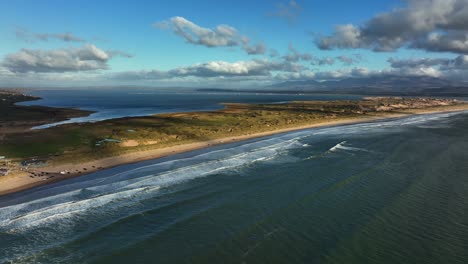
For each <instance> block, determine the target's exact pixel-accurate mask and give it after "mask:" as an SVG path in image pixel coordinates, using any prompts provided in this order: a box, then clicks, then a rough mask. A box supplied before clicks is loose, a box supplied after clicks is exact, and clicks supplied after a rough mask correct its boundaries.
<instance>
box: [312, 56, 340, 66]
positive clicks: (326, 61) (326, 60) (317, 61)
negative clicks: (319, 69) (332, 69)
mask: <svg viewBox="0 0 468 264" xmlns="http://www.w3.org/2000/svg"><path fill="white" fill-rule="evenodd" d="M311 64H312V65H320V66H323V65H333V64H335V59H334V58H332V57H323V58H314V59H313V60H312V62H311Z"/></svg>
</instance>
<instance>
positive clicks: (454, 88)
mask: <svg viewBox="0 0 468 264" xmlns="http://www.w3.org/2000/svg"><path fill="white" fill-rule="evenodd" d="M200 90H203V91H224V92H226V91H232V92H240V91H242V92H255V93H272V92H273V93H347V94H364V95H426V96H468V83H460V82H455V81H450V80H445V79H440V78H434V77H427V76H377V77H366V78H345V79H342V80H337V81H323V82H319V81H314V80H304V81H287V82H281V83H276V84H273V85H270V86H266V87H264V88H256V89H200Z"/></svg>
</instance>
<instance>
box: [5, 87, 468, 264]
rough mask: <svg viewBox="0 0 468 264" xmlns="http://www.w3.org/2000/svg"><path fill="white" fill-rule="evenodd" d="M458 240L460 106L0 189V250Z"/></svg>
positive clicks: (462, 174) (292, 255) (199, 250)
mask: <svg viewBox="0 0 468 264" xmlns="http://www.w3.org/2000/svg"><path fill="white" fill-rule="evenodd" d="M186 96H187V98H189V97H193V98H196V96H197V95H195V94H192V95H190V96H189V95H186ZM214 96H220V95H214ZM153 97H154V98H156V96H153ZM282 98H283V97H282ZM153 100H156V99H153ZM187 100H188V99H187ZM282 100H284V99H282ZM148 101H152V100H150V99H148ZM272 101H273V99H272ZM77 105H79V104H77ZM467 249H468V113H462V114H433V115H420V116H413V117H408V118H403V119H393V120H387V121H379V122H372V123H363V124H354V125H347V126H340V127H328V128H317V129H308V130H303V131H298V132H293V133H286V134H282V135H276V136H271V137H265V138H260V139H255V140H249V141H245V142H238V143H233V144H229V145H223V146H216V147H212V148H209V149H204V150H199V151H193V152H190V153H185V154H179V155H175V156H172V157H168V158H163V159H158V160H151V161H145V162H141V163H137V164H131V165H125V166H120V167H116V168H112V169H108V170H104V171H100V172H97V173H93V174H90V175H87V176H83V177H79V178H75V179H70V180H67V181H63V182H60V183H56V184H53V185H49V186H46V187H39V188H35V189H32V190H29V191H26V192H23V193H19V194H15V195H10V196H5V197H0V263H10V262H11V263H340V264H342V263H346V264H348V263H391V264H394V263H418V264H420V263H451V264H452V263H468V250H467Z"/></svg>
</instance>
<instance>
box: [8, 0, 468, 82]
mask: <svg viewBox="0 0 468 264" xmlns="http://www.w3.org/2000/svg"><path fill="white" fill-rule="evenodd" d="M424 1H426V0H421V1H419V2H424ZM414 2H418V1H415V0H412V1H411V0H409V1H397V0H389V1H374V0H372V1H370V0H368V1H364V0H358V1H345V0H341V1H338V0H328V1H325V0H317V1H300V0H296V1H292V0H286V1H275V0H262V1H230V2H227V1H196V2H195V1H177V0H174V1H164V2H163V1H46V0H45V1H32V0H29V1H26V0H18V1H3V2H2V3H0V34H1V36H2V41H1V42H0V57H1V58H2V61H3V62H2V63H1V64H0V67H3V68H0V86H2V84H3V86H5V85H12V84H13V85H15V84H17V85H29V83H34V82H36V83H39V82H40V83H42V84H46V85H63V86H67V85H93V84H99V85H105V84H106V83H109V84H111V85H112V84H114V83H125V84H135V85H139V84H141V85H155V86H158V85H168V84H171V83H173V84H181V85H185V84H188V85H190V83H197V85H203V84H204V82H205V81H206V83H210V82H211V83H214V84H216V83H222V82H228V79H229V80H233V81H237V80H240V81H246V83H252V82H255V81H257V82H258V83H268V82H274V80H275V79H276V80H283V79H285V78H286V79H287V78H288V77H287V76H292V75H294V76H293V77H291V78H296V79H297V78H315V79H319V77H318V76H328V75H327V74H325V73H326V72H336V71H341V72H349V71H351V70H352V69H365V70H366V72H380V71H386V70H387V69H389V67H390V64H389V62H388V60H389V59H390V58H394V59H395V58H397V59H400V60H406V61H407V60H411V61H416V60H421V59H428V58H443V59H446V60H447V61H450V60H455V58H457V56H465V51H464V50H463V49H453V50H451V49H449V48H446V49H445V50H439V48H433V47H432V46H431V47H429V46H428V44H427V45H426V46H424V45H422V44H417V45H418V47H417V48H415V47H414V46H416V44H414V43H416V40H415V39H416V37H417V38H421V36H423V35H421V34H426V35H427V36H429V35H430V34H431V33H434V32H439V31H440V29H439V28H437V25H438V24H436V22H434V26H433V28H430V29H428V30H426V29H424V30H426V31H422V29H420V28H415V29H414V30H412V31H410V33H411V34H413V35H415V39H411V38H409V37H408V39H405V41H403V42H402V43H398V44H395V45H393V44H391V45H393V46H391V47H390V49H388V47H387V46H388V45H385V44H382V41H381V40H382V39H384V40H385V41H388V42H389V43H393V42H395V33H392V34H393V35H392V36H391V38H390V37H388V38H387V36H381V35H379V36H378V38H377V37H375V36H374V35H375V34H374V35H372V36H366V37H365V38H364V37H362V36H364V33H365V34H368V31H369V32H371V29H372V28H371V26H372V24H373V23H370V22H373V21H376V20H377V19H375V18H376V17H378V16H380V14H388V15H389V16H390V18H391V19H395V20H397V19H398V18H400V16H401V14H400V13H398V12H399V11H398V10H403V11H404V10H406V11H407V12H403V11H402V12H401V13H402V14H404V15H405V16H408V17H412V14H409V12H413V11H414V10H418V8H419V9H420V7H418V6H417V5H418V3H416V4H415V3H414ZM426 2H431V3H432V4H434V3H433V2H440V1H437V0H427V1H426ZM445 2H446V3H448V2H453V3H452V4H453V5H456V4H460V3H461V5H462V7H465V6H466V2H467V1H465V0H459V1H456V0H453V1H452V0H447V1H445ZM424 6H427V5H424ZM436 8H438V9H441V7H440V6H434V7H432V6H430V7H429V8H427V9H428V16H433V14H431V13H430V12H432V11H433V10H435V9H436ZM458 8H459V7H458ZM442 9H443V8H442ZM450 12H452V13H450ZM453 12H455V10H454V8H452V10H449V11H447V12H446V13H444V14H442V15H447V16H448V15H453ZM392 16H393V17H394V18H393V17H392ZM173 18H180V19H178V20H177V19H176V20H173ZM455 22H456V21H455ZM455 22H454V23H455ZM180 23H185V24H183V25H182V24H180ZM186 23H192V24H193V25H195V27H197V28H201V30H212V31H215V30H216V28H217V27H218V26H223V25H227V26H229V28H232V29H235V36H234V37H232V39H229V41H230V43H231V42H233V43H231V44H223V43H221V42H220V43H221V44H219V43H218V42H217V43H216V44H215V45H212V43H208V44H207V42H204V40H203V39H201V38H200V36H199V35H197V33H194V32H193V28H188V29H187V27H185V26H184V25H186ZM392 23H396V22H392ZM161 24H165V26H164V27H162V26H161ZM368 24H370V25H371V26H369V27H367V26H366V25H368ZM181 25H182V26H181ZM339 25H353V27H348V28H346V30H350V32H353V30H354V27H355V28H358V29H359V30H361V31H360V32H359V34H360V36H361V38H360V39H359V40H356V39H354V40H350V39H347V38H348V35H346V34H345V36H343V35H340V34H337V33H336V27H337V26H339ZM378 26H380V27H383V26H382V25H381V24H378ZM385 26H387V27H388V28H389V29H390V30H392V29H394V28H395V27H394V26H392V25H385ZM464 26H466V27H468V25H464ZM366 27H367V28H366ZM409 27H411V25H409ZM180 28H183V29H184V30H185V31H184V32H185V33H187V32H188V34H189V36H191V37H195V39H194V40H193V41H192V42H191V41H189V40H188V39H187V38H185V37H184V35H181V34H180V33H177V29H180ZM368 29H369V30H368ZM384 29H385V28H384ZM195 30H196V29H195ZM390 30H389V31H390ZM461 30H462V32H464V33H466V32H465V28H462V29H461ZM384 31H385V30H384ZM402 31H405V30H404V29H402ZM65 33H67V34H69V36H73V37H75V38H76V39H74V40H73V41H70V40H68V41H64V38H63V36H64V34H65ZM194 34H195V35H194ZM396 34H402V36H403V35H405V36H406V35H408V32H401V33H400V32H397V33H396ZM214 37H215V38H219V37H222V38H225V37H226V36H225V35H223V36H218V35H215V36H214ZM371 37H375V39H372V38H371ZM457 37H458V35H457ZM247 38H248V41H247V44H246V43H245V42H244V39H247ZM324 38H327V45H326V47H325V46H324V45H322V46H319V45H318V44H317V43H318V40H321V39H322V40H323V39H324ZM405 38H406V37H405ZM428 38H429V37H428ZM76 40H77V41H76ZM218 40H220V41H221V39H216V40H214V41H218ZM457 40H458V39H457ZM353 41H354V42H353ZM328 43H330V44H329V45H328ZM418 43H419V42H418ZM255 45H261V50H260V51H259V52H257V54H247V52H246V49H247V47H254V46H255ZM389 45H390V44H389ZM419 45H421V46H422V47H419ZM431 45H432V42H431ZM467 45H468V44H467ZM376 46H377V47H378V48H375V47H376ZM428 47H429V48H428ZM437 47H439V46H437ZM96 49H97V50H99V51H103V52H105V53H107V55H109V56H107V57H106V58H104V59H103V58H99V59H97V60H96V61H86V62H85V63H86V65H87V66H86V67H82V66H81V65H82V64H81V61H79V63H80V64H79V65H80V66H77V65H78V64H77V65H70V66H68V65H63V64H64V63H63V62H57V63H58V64H54V63H55V62H50V57H53V58H52V59H57V60H60V58H55V57H54V56H57V53H56V52H50V51H65V52H68V53H67V55H66V56H71V57H66V58H65V59H66V60H68V59H70V60H82V59H83V58H81V57H80V56H81V55H77V54H84V53H83V52H85V50H86V52H88V51H90V50H94V51H96ZM377 49H380V50H377ZM24 50H27V52H26V53H27V54H26V55H27V56H26V55H25V52H21V51H24ZM273 50H274V52H273ZM94 51H92V52H94ZM272 52H273V53H277V54H278V55H277V56H271V55H272ZM292 53H296V54H307V56H304V57H303V58H304V59H303V60H302V59H299V60H298V61H293V62H288V63H290V64H289V65H287V66H285V67H283V66H280V65H277V64H280V63H285V59H284V58H282V56H286V55H288V54H292ZM25 56H26V57H27V59H28V60H26V59H25ZM31 56H33V58H30V57H31ZM325 58H328V59H330V60H329V62H330V63H320V61H322V62H323V61H324V59H325ZM340 58H341V59H343V60H344V61H347V62H341V61H340V60H341V59H340ZM463 58H464V57H463ZM32 59H33V60H34V61H33V62H31V60H32ZM44 59H47V60H49V61H48V62H47V63H49V62H50V63H49V64H47V65H45V64H44V62H43V60H44ZM331 60H333V63H331ZM259 61H260V62H259ZM209 62H222V64H221V66H220V64H219V63H218V64H216V67H231V68H232V67H234V66H235V67H237V66H242V67H243V66H245V65H244V64H242V65H238V64H236V65H232V64H233V63H238V62H243V63H246V62H252V63H247V66H246V67H247V71H249V70H250V68H249V67H255V69H259V68H258V67H260V66H259V65H258V64H261V66H262V67H264V66H265V64H269V65H270V64H271V63H270V62H275V63H277V64H275V65H270V66H268V67H269V68H268V67H267V68H268V69H266V70H265V71H264V70H263V68H262V69H259V70H258V72H255V71H252V72H253V74H250V71H249V73H245V72H242V73H239V72H236V73H232V72H229V74H226V71H224V70H223V71H221V72H220V74H218V75H216V74H215V73H213V72H209V73H207V74H206V76H204V75H203V74H201V73H200V72H203V73H206V67H205V68H203V69H201V70H202V71H200V69H199V68H196V69H195V68H193V67H195V66H196V65H198V66H200V65H201V66H203V65H204V64H206V63H209ZM41 63H42V64H41ZM291 63H292V64H294V65H292V64H291ZM44 65H45V66H44ZM198 66H197V67H198ZM205 66H206V65H205ZM209 66H210V68H209V70H210V71H211V70H212V67H211V66H212V65H209ZM299 66H301V67H299ZM418 66H424V67H426V68H428V66H430V67H432V69H424V70H425V72H431V70H435V71H437V74H439V75H440V74H441V73H440V72H441V66H444V65H442V63H440V64H436V63H435V64H434V63H431V64H430V65H424V64H423V65H418ZM44 67H46V68H44ZM184 67H192V68H190V69H184V70H183V71H181V69H182V68H184ZM285 68H287V70H284V69H285ZM291 68H294V70H291ZM299 68H300V69H299ZM390 69H391V68H390ZM187 70H190V71H187ZM457 70H458V69H457ZM152 71H157V74H154V72H153V74H151V75H149V73H151V72H152ZM260 71H261V73H259V72H260ZM283 71H284V72H286V73H287V74H283V75H287V76H286V77H281V78H280V77H279V76H280V75H281V76H282V72H283ZM181 72H183V73H181ZM187 72H189V73H187ZM193 72H196V73H193ZM317 72H320V73H323V74H322V75H317V76H316V75H315V73H317ZM129 73H132V74H133V75H131V78H129V79H128V80H125V78H122V76H123V77H125V76H129ZM137 73H138V74H137ZM2 74H3V77H2ZM278 74H279V75H278ZM444 74H445V73H444ZM299 75H300V76H299ZM329 75H330V76H331V77H330V78H332V77H333V78H336V76H335V75H333V74H329ZM345 75H346V74H345ZM439 75H438V76H439ZM142 76H143V77H142ZM155 76H157V77H155ZM174 76H175V77H174ZM444 76H445V75H444ZM231 77H234V78H231ZM246 77H248V78H246ZM256 77H258V78H256ZM204 78H205V79H204ZM236 78H237V79H236ZM116 80H118V81H116ZM59 83H60V84H59ZM240 83H242V82H240Z"/></svg>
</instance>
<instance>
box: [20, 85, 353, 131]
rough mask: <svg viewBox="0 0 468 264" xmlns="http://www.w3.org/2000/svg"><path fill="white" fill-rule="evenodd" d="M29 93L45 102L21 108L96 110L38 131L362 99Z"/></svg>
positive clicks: (140, 91)
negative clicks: (227, 106) (240, 106)
mask: <svg viewBox="0 0 468 264" xmlns="http://www.w3.org/2000/svg"><path fill="white" fill-rule="evenodd" d="M28 94H32V95H35V96H38V97H41V98H42V99H41V100H36V101H27V102H21V103H19V105H41V106H51V107H66V108H79V109H84V110H91V111H95V113H93V114H91V115H89V116H86V117H79V118H73V119H70V120H67V121H63V122H59V123H53V124H46V125H43V126H39V127H36V128H47V127H50V126H54V125H60V124H66V123H78V122H95V121H100V120H105V119H111V118H119V117H127V116H144V115H151V114H159V113H173V112H190V111H209V110H217V109H222V108H223V106H222V105H221V103H283V102H288V101H295V100H338V99H350V100H359V99H360V98H361V96H358V95H327V94H318V95H310V94H309V95H305V94H302V95H301V94H263V93H262V94H255V93H230V92H224V93H223V92H203V91H196V90H189V89H183V90H182V89H172V90H171V89H166V90H148V89H125V90H122V89H120V90H113V89H94V90H93V89H55V90H31V91H29V92H28Z"/></svg>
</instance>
